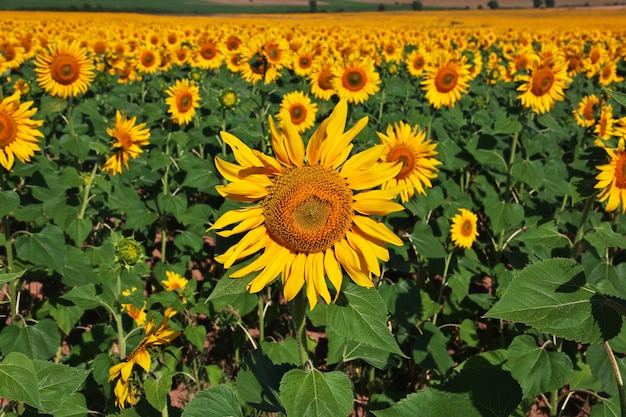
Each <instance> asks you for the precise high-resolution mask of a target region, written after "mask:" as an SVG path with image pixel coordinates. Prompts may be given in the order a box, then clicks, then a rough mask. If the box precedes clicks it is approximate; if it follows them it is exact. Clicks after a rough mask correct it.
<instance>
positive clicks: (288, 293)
mask: <svg viewBox="0 0 626 417" xmlns="http://www.w3.org/2000/svg"><path fill="white" fill-rule="evenodd" d="M290 255H291V256H292V257H293V260H291V262H290V263H291V267H290V269H289V275H287V276H284V275H283V295H284V296H285V300H287V301H291V300H293V299H294V298H295V297H296V295H298V293H299V292H300V290H301V289H302V286H303V285H304V265H305V262H306V254H304V253H298V254H297V255H293V254H290Z"/></svg>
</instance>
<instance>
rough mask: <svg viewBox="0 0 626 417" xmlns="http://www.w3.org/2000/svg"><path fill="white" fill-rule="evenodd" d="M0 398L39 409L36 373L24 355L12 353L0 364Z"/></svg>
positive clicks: (39, 398) (39, 399)
mask: <svg viewBox="0 0 626 417" xmlns="http://www.w3.org/2000/svg"><path fill="white" fill-rule="evenodd" d="M0 397H2V398H6V399H9V400H14V401H23V402H25V403H27V404H30V405H32V406H33V407H35V408H39V406H40V401H41V397H40V395H39V387H38V386H37V373H36V372H35V367H34V366H33V363H32V361H31V360H30V359H29V358H28V357H27V356H26V355H24V354H22V353H18V352H12V353H9V354H8V355H7V356H6V357H5V358H4V360H3V361H2V362H1V363H0Z"/></svg>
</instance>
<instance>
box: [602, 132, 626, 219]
mask: <svg viewBox="0 0 626 417" xmlns="http://www.w3.org/2000/svg"><path fill="white" fill-rule="evenodd" d="M604 149H605V150H606V153H607V154H608V155H609V158H610V160H609V163H608V164H606V165H599V166H596V168H598V169H599V170H600V173H599V174H598V175H597V176H596V180H598V183H597V184H596V185H595V188H597V189H600V190H601V191H600V193H599V194H598V198H599V200H600V202H601V203H602V202H603V201H606V202H607V203H606V207H605V210H606V211H614V210H617V208H618V207H619V206H620V204H621V206H622V213H626V150H625V149H624V138H621V139H620V140H619V143H618V145H617V149H612V148H608V147H605V148H604Z"/></svg>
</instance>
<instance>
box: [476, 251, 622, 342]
mask: <svg viewBox="0 0 626 417" xmlns="http://www.w3.org/2000/svg"><path fill="white" fill-rule="evenodd" d="M613 305H614V302H613V301H611V300H610V299H609V298H608V297H605V296H603V295H602V294H599V293H598V292H596V291H595V290H593V289H591V288H589V286H588V285H586V281H585V275H584V271H583V268H582V267H581V266H580V265H579V264H578V263H577V262H576V261H574V260H572V259H561V258H555V259H549V260H546V261H542V262H537V263H535V264H532V265H530V266H528V267H526V268H525V269H524V270H522V271H521V272H520V273H519V274H517V276H516V277H515V278H514V279H513V281H512V282H511V284H510V285H509V287H508V288H507V289H506V292H505V293H504V295H503V296H502V299H500V301H498V302H497V303H496V304H495V305H494V306H493V307H492V308H491V309H490V310H489V311H488V312H487V313H486V314H485V317H492V318H498V319H503V320H511V321H516V322H520V323H524V324H526V325H528V326H533V327H535V328H536V329H537V330H539V331H541V332H545V333H551V334H553V335H555V336H557V337H562V338H564V339H568V340H573V341H578V342H582V343H599V342H602V341H605V340H609V339H612V338H613V337H615V336H616V335H617V334H618V333H619V331H620V328H621V326H622V317H621V315H620V313H619V312H618V311H616V310H615V309H614V308H613Z"/></svg>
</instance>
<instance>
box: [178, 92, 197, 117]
mask: <svg viewBox="0 0 626 417" xmlns="http://www.w3.org/2000/svg"><path fill="white" fill-rule="evenodd" d="M192 103H193V97H191V95H189V94H184V95H182V96H180V99H179V100H178V111H180V112H181V113H184V112H186V111H187V110H189V109H190V108H191V106H192Z"/></svg>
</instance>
